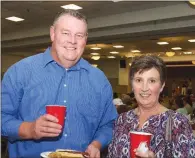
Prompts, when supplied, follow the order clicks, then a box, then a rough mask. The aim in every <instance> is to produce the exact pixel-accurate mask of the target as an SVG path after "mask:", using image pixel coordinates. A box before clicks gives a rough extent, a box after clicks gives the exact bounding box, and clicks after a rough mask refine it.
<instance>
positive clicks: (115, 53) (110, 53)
mask: <svg viewBox="0 0 195 158" xmlns="http://www.w3.org/2000/svg"><path fill="white" fill-rule="evenodd" d="M118 53H119V52H110V54H118Z"/></svg>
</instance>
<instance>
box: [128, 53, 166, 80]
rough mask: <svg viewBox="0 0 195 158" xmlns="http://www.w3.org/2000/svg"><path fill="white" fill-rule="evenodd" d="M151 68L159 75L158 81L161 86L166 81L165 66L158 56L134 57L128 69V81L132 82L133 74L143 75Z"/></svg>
mask: <svg viewBox="0 0 195 158" xmlns="http://www.w3.org/2000/svg"><path fill="white" fill-rule="evenodd" d="M151 68H155V69H156V70H157V71H158V72H159V74H160V81H161V84H163V83H164V82H165V80H166V75H167V74H166V65H165V63H164V61H163V60H162V59H161V58H159V57H158V56H139V57H135V58H134V60H133V62H132V64H131V67H130V80H131V81H132V80H133V78H134V75H135V73H137V72H139V73H143V72H144V71H147V70H149V69H151Z"/></svg>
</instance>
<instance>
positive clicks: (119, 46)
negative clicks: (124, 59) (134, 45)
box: [113, 45, 124, 48]
mask: <svg viewBox="0 0 195 158" xmlns="http://www.w3.org/2000/svg"><path fill="white" fill-rule="evenodd" d="M113 47H114V48H124V46H122V45H115V46H113Z"/></svg>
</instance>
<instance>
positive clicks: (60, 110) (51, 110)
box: [46, 105, 66, 126]
mask: <svg viewBox="0 0 195 158" xmlns="http://www.w3.org/2000/svg"><path fill="white" fill-rule="evenodd" d="M46 112H47V114H50V115H53V116H55V117H57V119H58V123H59V124H60V125H62V126H64V120H65V117H66V106H64V105H46Z"/></svg>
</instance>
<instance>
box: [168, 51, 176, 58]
mask: <svg viewBox="0 0 195 158" xmlns="http://www.w3.org/2000/svg"><path fill="white" fill-rule="evenodd" d="M166 55H167V56H168V57H172V56H174V55H175V52H166Z"/></svg>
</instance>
